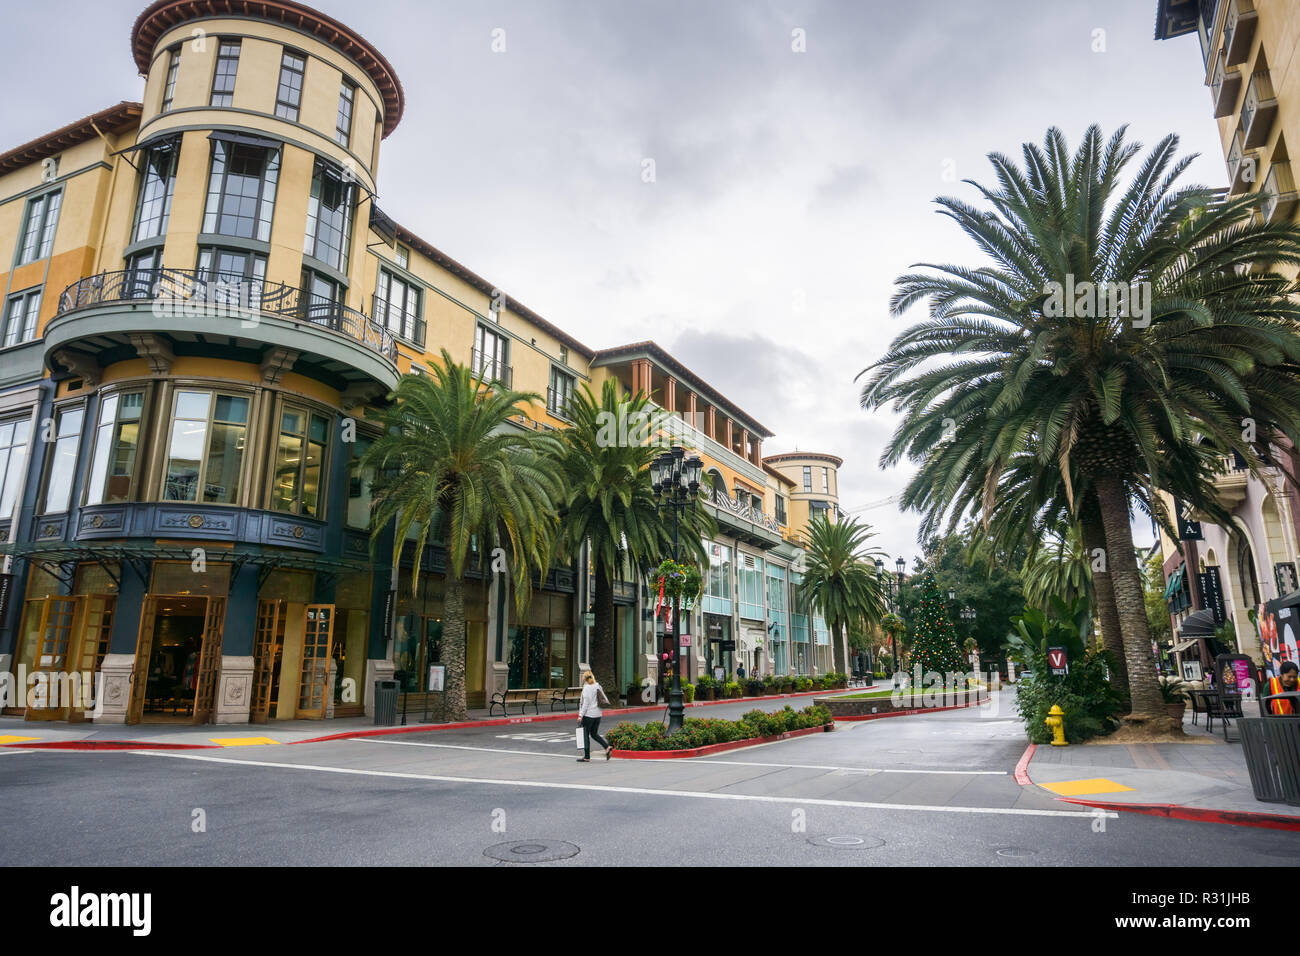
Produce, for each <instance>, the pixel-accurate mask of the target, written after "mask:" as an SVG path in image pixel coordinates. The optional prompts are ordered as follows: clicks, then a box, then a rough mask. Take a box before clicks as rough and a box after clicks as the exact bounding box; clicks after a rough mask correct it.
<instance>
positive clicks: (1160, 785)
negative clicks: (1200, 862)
mask: <svg viewBox="0 0 1300 956" xmlns="http://www.w3.org/2000/svg"><path fill="white" fill-rule="evenodd" d="M1215 729H1216V730H1217V729H1218V728H1217V727H1216V728H1215ZM1183 730H1184V731H1185V732H1186V734H1187V736H1188V742H1187V743H1176V744H1108V743H1105V742H1104V741H1102V742H1097V743H1092V742H1090V743H1087V744H1072V745H1070V746H1068V747H1053V746H1050V745H1041V744H1040V745H1038V746H1037V747H1032V745H1031V749H1032V754H1031V755H1030V754H1029V753H1028V751H1027V752H1026V753H1027V755H1029V760H1028V763H1027V765H1024V764H1023V759H1022V765H1024V769H1025V771H1026V773H1027V775H1028V778H1029V781H1030V782H1031V783H1033V784H1034V785H1036V786H1038V787H1039V788H1041V789H1043V790H1046V791H1048V792H1050V793H1052V794H1054V795H1055V796H1056V797H1057V798H1058V799H1060V800H1063V801H1066V802H1069V803H1079V804H1083V805H1085V806H1093V807H1103V808H1105V809H1108V810H1127V811H1131V812H1136V813H1146V814H1151V815H1154V816H1168V817H1174V818H1177V819H1183V820H1201V821H1207V822H1212V823H1233V824H1238V825H1242V826H1260V827H1268V828H1272V829H1284V830H1300V807H1292V806H1288V805H1287V804H1285V803H1263V802H1261V801H1259V800H1256V799H1255V794H1254V791H1253V790H1252V789H1251V786H1250V774H1249V772H1248V771H1247V770H1246V758H1245V755H1244V754H1243V753H1242V749H1241V743H1240V736H1239V733H1238V732H1237V730H1236V727H1235V725H1233V726H1230V729H1229V743H1226V744H1225V743H1224V742H1223V736H1222V734H1215V735H1210V734H1207V733H1206V732H1205V725H1204V723H1202V724H1201V726H1199V727H1194V726H1192V723H1191V721H1190V719H1185V720H1184V721H1183Z"/></svg>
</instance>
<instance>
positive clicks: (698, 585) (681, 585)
mask: <svg viewBox="0 0 1300 956" xmlns="http://www.w3.org/2000/svg"><path fill="white" fill-rule="evenodd" d="M651 579H652V580H653V581H654V586H655V590H656V591H660V592H662V593H663V596H664V598H665V599H671V600H674V601H676V602H678V605H679V606H680V607H682V608H683V609H689V608H690V607H691V605H693V604H694V603H695V599H696V598H698V597H699V596H700V593H701V592H702V591H703V590H704V578H703V577H701V575H700V569H699V568H697V567H696V566H695V565H693V564H684V563H682V562H680V561H674V560H673V559H672V558H666V559H665V560H664V562H663V563H662V564H660V565H659V567H658V568H657V569H656V570H655V571H654V573H653V574H652V575H651Z"/></svg>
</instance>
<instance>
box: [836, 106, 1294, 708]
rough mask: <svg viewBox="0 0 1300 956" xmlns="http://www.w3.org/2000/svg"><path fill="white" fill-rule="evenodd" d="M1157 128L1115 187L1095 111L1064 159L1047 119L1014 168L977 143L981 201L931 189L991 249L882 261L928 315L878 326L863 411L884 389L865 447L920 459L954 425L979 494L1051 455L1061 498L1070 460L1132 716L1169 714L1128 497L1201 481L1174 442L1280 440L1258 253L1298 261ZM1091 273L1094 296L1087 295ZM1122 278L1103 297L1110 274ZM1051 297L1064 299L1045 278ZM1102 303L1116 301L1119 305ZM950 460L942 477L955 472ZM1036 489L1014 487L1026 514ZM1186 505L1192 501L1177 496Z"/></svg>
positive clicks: (1269, 263) (1285, 331)
mask: <svg viewBox="0 0 1300 956" xmlns="http://www.w3.org/2000/svg"><path fill="white" fill-rule="evenodd" d="M1177 145H1178V140H1177V138H1176V137H1173V136H1169V137H1166V138H1165V139H1164V140H1162V141H1161V142H1160V143H1159V144H1158V145H1157V146H1156V147H1155V148H1154V149H1153V150H1152V151H1151V153H1150V154H1149V155H1148V156H1147V158H1146V159H1145V160H1144V161H1143V162H1142V165H1141V168H1140V169H1139V171H1138V173H1137V175H1136V176H1135V177H1134V179H1133V181H1132V182H1131V184H1130V185H1129V186H1128V187H1127V188H1123V189H1121V187H1120V184H1119V178H1120V175H1121V173H1122V172H1123V170H1124V168H1125V167H1126V166H1127V165H1128V163H1129V162H1130V161H1131V160H1132V158H1133V157H1134V156H1135V155H1136V154H1137V153H1138V151H1139V150H1140V147H1139V146H1137V145H1132V144H1126V143H1125V142H1124V129H1122V128H1121V129H1120V130H1119V131H1117V132H1116V133H1115V134H1114V135H1113V136H1112V137H1111V138H1110V140H1109V141H1105V140H1104V139H1103V136H1102V133H1101V131H1100V130H1099V129H1098V128H1097V127H1092V128H1090V129H1089V130H1088V131H1087V133H1086V134H1085V135H1084V139H1083V142H1082V144H1081V146H1080V148H1079V150H1078V152H1077V153H1075V154H1074V156H1073V157H1071V156H1070V155H1069V154H1068V152H1067V148H1066V143H1065V138H1064V136H1063V134H1062V133H1061V132H1060V131H1059V130H1056V129H1052V130H1049V131H1048V133H1047V138H1046V142H1045V144H1044V146H1042V147H1039V146H1038V145H1036V144H1026V145H1025V147H1024V166H1025V168H1024V169H1021V168H1019V167H1017V166H1016V165H1015V164H1014V163H1013V162H1012V161H1011V160H1009V159H1008V158H1006V157H1004V156H1001V155H998V154H993V155H991V156H990V160H991V162H992V163H993V166H994V169H995V173H996V176H997V179H998V188H997V189H988V188H984V187H980V186H978V185H977V184H972V185H976V188H978V189H979V190H980V193H981V195H982V197H983V199H984V200H985V202H986V203H987V204H988V206H990V207H992V208H991V209H986V208H977V207H975V206H971V205H968V204H966V203H964V202H962V201H960V200H957V199H950V198H941V199H939V200H938V203H939V205H940V206H941V207H942V208H943V212H944V214H945V215H948V216H950V217H951V218H953V219H954V220H956V221H957V223H958V224H959V225H960V226H961V228H962V229H963V231H965V232H966V233H967V235H969V236H970V237H971V238H972V239H974V240H975V242H976V243H977V244H978V245H979V247H980V248H981V249H982V250H983V251H984V253H985V254H986V255H988V256H989V257H990V258H991V259H992V260H993V261H992V264H990V265H985V266H982V267H980V268H976V269H970V268H965V267H961V266H954V265H943V266H938V265H925V266H923V267H924V268H926V269H928V270H929V271H927V272H921V273H913V274H909V275H905V276H902V277H901V278H900V279H899V280H898V282H897V286H898V287H897V289H896V291H895V294H894V296H893V298H892V300H891V303H890V307H891V311H892V312H893V313H894V314H895V315H901V314H902V313H903V312H905V311H906V310H907V309H908V308H909V307H910V306H912V305H913V304H915V303H917V302H919V301H921V300H923V299H925V300H928V301H929V307H930V318H929V319H928V320H927V321H924V322H921V323H918V324H917V325H914V326H913V327H912V328H910V329H908V330H907V331H905V332H904V333H903V334H902V335H900V336H899V337H898V338H896V339H895V340H894V342H893V343H892V344H891V346H890V349H889V351H888V353H887V354H886V355H885V356H884V357H883V358H881V359H880V360H879V361H877V362H876V363H874V364H873V365H872V366H871V367H870V368H869V369H867V370H866V371H867V372H869V373H870V378H869V379H868V381H867V383H866V385H865V387H864V388H863V393H862V402H863V405H864V406H865V407H868V408H878V407H880V406H882V405H885V404H887V403H891V402H892V403H894V404H895V406H896V407H897V408H898V409H900V410H901V411H903V413H904V419H903V422H902V424H901V425H900V426H899V428H898V430H897V431H896V432H895V434H894V436H893V437H892V439H891V441H890V443H889V445H888V447H887V449H886V451H885V453H884V455H883V456H882V463H886V464H887V463H893V462H896V461H898V460H899V459H900V458H901V457H902V456H904V455H907V456H908V457H910V458H912V459H913V460H919V461H924V460H926V459H927V458H929V457H930V456H931V455H933V454H935V453H936V450H937V449H938V448H939V447H940V446H941V445H943V444H945V440H946V439H949V438H950V437H951V436H952V435H953V431H954V429H953V425H954V424H955V425H956V431H957V432H958V433H959V434H960V432H961V424H962V422H963V421H971V420H972V419H974V420H977V421H978V422H979V425H978V427H973V428H968V429H967V431H966V434H965V435H964V438H963V441H964V444H963V445H962V446H961V447H960V448H953V449H948V453H949V454H950V455H952V454H957V455H959V456H962V457H963V458H964V459H965V460H966V461H967V462H970V461H972V460H973V461H976V462H977V466H976V467H977V468H978V470H979V471H980V473H981V476H982V479H983V481H982V487H983V495H984V497H985V498H986V499H988V498H992V497H993V496H994V495H996V494H998V493H999V485H1000V481H1001V479H1002V477H1003V476H1004V475H1005V473H1006V471H1007V469H1008V468H1009V467H1010V465H1011V463H1012V461H1013V460H1014V459H1015V458H1016V457H1017V456H1026V455H1031V456H1033V457H1034V458H1035V459H1036V461H1037V462H1038V463H1039V465H1041V466H1044V467H1048V466H1050V467H1054V468H1055V469H1056V470H1057V472H1058V473H1059V475H1060V480H1061V482H1062V484H1063V486H1064V492H1065V498H1066V499H1067V501H1068V502H1069V503H1070V506H1071V508H1072V510H1073V509H1075V508H1076V505H1075V501H1074V498H1075V479H1076V476H1078V478H1079V480H1080V481H1081V482H1082V483H1085V484H1086V485H1087V486H1088V487H1089V488H1090V489H1091V490H1092V492H1093V494H1095V496H1096V501H1097V507H1098V510H1099V512H1100V524H1101V529H1102V534H1103V538H1104V542H1105V549H1106V554H1107V557H1108V562H1107V563H1108V568H1109V572H1110V577H1111V583H1112V589H1113V591H1114V596H1115V605H1116V611H1117V616H1118V619H1119V626H1120V631H1121V635H1122V641H1123V648H1124V657H1125V663H1126V665H1127V669H1128V677H1129V690H1130V698H1131V702H1132V708H1133V709H1132V713H1131V714H1130V716H1129V720H1130V722H1132V723H1138V724H1142V723H1145V724H1148V725H1149V726H1151V727H1153V728H1154V729H1157V730H1159V729H1172V727H1171V722H1170V721H1169V719H1168V717H1167V715H1166V713H1165V710H1164V706H1163V701H1162V698H1161V696H1160V693H1159V689H1158V687H1157V683H1156V675H1155V666H1154V661H1153V660H1152V656H1151V651H1150V648H1151V641H1150V634H1149V631H1148V629H1147V622H1146V616H1145V613H1144V610H1143V605H1142V586H1141V579H1140V576H1139V574H1138V568H1137V563H1136V561H1135V560H1134V559H1133V555H1134V549H1133V539H1132V534H1131V531H1130V529H1129V507H1130V495H1131V493H1132V491H1133V490H1134V489H1135V488H1141V489H1142V490H1143V493H1144V498H1145V500H1147V501H1155V500H1158V495H1157V487H1158V482H1159V479H1160V476H1161V473H1162V469H1172V470H1175V471H1178V470H1181V471H1182V473H1183V474H1185V475H1195V476H1196V482H1199V483H1200V485H1201V486H1205V485H1207V484H1208V483H1209V477H1208V476H1207V475H1206V473H1205V465H1204V458H1203V457H1201V456H1200V455H1199V453H1198V452H1197V451H1195V449H1194V445H1195V438H1196V436H1205V437H1206V438H1207V439H1209V440H1210V441H1211V443H1212V444H1213V445H1214V446H1215V447H1217V448H1219V449H1221V450H1223V451H1225V452H1226V451H1229V450H1235V451H1237V452H1238V453H1239V454H1241V455H1243V457H1245V458H1246V459H1247V461H1248V462H1250V463H1251V464H1252V466H1254V467H1258V465H1259V462H1260V459H1259V457H1258V455H1257V454H1256V451H1255V449H1254V448H1253V446H1252V444H1251V443H1250V442H1249V441H1246V440H1245V438H1244V434H1245V432H1244V430H1243V419H1252V420H1253V423H1254V426H1255V428H1256V429H1257V433H1258V435H1259V436H1260V437H1261V440H1264V441H1267V440H1268V439H1269V438H1271V437H1273V436H1274V435H1277V434H1284V435H1286V436H1287V437H1288V438H1289V439H1291V441H1292V442H1294V441H1295V439H1296V438H1297V436H1300V375H1298V374H1297V366H1296V364H1295V363H1296V361H1297V359H1300V326H1297V324H1296V320H1297V319H1298V318H1300V306H1297V304H1296V302H1295V301H1293V300H1292V298H1291V296H1292V295H1293V294H1295V293H1296V292H1297V286H1296V285H1295V283H1294V282H1293V281H1291V280H1290V279H1288V278H1286V277H1285V276H1284V275H1282V274H1280V273H1279V272H1276V271H1273V270H1274V266H1283V267H1286V266H1294V265H1296V264H1298V263H1300V227H1297V226H1294V225H1291V224H1269V223H1264V222H1262V221H1260V220H1259V219H1255V218H1252V211H1253V208H1254V207H1255V206H1256V205H1257V204H1258V203H1259V201H1260V200H1259V197H1258V196H1255V195H1247V196H1242V197H1235V198H1232V197H1224V196H1222V194H1221V193H1220V192H1218V191H1215V190H1212V189H1208V188H1204V187H1197V186H1191V187H1181V188H1180V187H1177V186H1176V182H1177V180H1178V178H1179V176H1180V175H1181V174H1182V173H1183V172H1184V171H1185V169H1186V167H1187V165H1188V163H1189V162H1190V161H1191V158H1190V157H1186V158H1183V159H1178V160H1176V159H1175V152H1176V149H1177ZM1099 283H1113V285H1109V286H1108V285H1103V286H1101V289H1102V290H1103V292H1108V293H1110V295H1109V296H1102V297H1101V298H1100V299H1099V298H1098V297H1097V296H1096V295H1091V296H1090V295H1088V294H1087V293H1089V292H1093V293H1095V292H1096V290H1097V288H1098V286H1097V285H1096V284H1099ZM1120 289H1123V290H1125V292H1126V293H1127V295H1125V297H1124V299H1122V300H1121V298H1120V293H1119V290H1120ZM1066 290H1073V291H1075V292H1080V293H1083V294H1078V295H1071V296H1070V301H1068V302H1066V301H1064V299H1065V296H1064V294H1063V293H1064V292H1065V291H1066ZM1122 306H1128V308H1123V307H1122ZM964 470H965V469H964V468H957V469H955V470H954V474H953V476H952V480H951V482H950V483H949V486H950V487H954V488H955V487H956V486H958V485H960V484H961V481H962V473H963V472H964ZM1043 503H1044V502H1043V500H1042V499H1039V500H1034V501H1024V502H1022V504H1023V505H1024V506H1025V507H1027V508H1030V509H1031V510H1036V509H1037V508H1038V507H1040V506H1041V505H1042V504H1043ZM1193 503H1194V504H1198V505H1200V504H1203V503H1204V502H1200V501H1194V502H1193Z"/></svg>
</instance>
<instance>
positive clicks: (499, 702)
mask: <svg viewBox="0 0 1300 956" xmlns="http://www.w3.org/2000/svg"><path fill="white" fill-rule="evenodd" d="M540 693H541V691H540V690H539V689H537V688H525V687H516V688H514V689H512V690H503V691H498V692H497V693H495V694H493V695H492V703H490V704H489V705H488V716H489V717H491V716H492V711H493V710H495V709H496V708H498V707H500V708H501V716H502V717H508V716H509V712H508V711H507V710H506V707H507V706H508V705H510V704H518V705H519V713H521V714H522V713H523V712H524V708H525V707H527V706H528V705H529V704H532V705H533V713H534V714H536V713H540V711H538V709H537V695H538V694H540Z"/></svg>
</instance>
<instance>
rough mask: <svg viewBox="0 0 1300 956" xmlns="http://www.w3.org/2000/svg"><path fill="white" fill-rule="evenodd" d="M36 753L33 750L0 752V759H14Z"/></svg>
mask: <svg viewBox="0 0 1300 956" xmlns="http://www.w3.org/2000/svg"><path fill="white" fill-rule="evenodd" d="M36 752H37V751H35V750H21V749H14V750H0V757H16V756H18V755H19V754H34V753H36Z"/></svg>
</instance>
